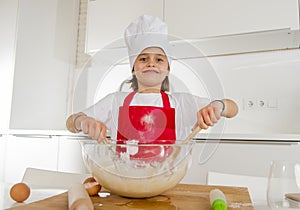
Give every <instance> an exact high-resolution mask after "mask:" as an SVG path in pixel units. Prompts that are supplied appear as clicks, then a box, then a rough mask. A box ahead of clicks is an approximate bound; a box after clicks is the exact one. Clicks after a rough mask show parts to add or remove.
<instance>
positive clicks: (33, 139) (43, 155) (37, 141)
mask: <svg viewBox="0 0 300 210" xmlns="http://www.w3.org/2000/svg"><path fill="white" fill-rule="evenodd" d="M58 151H59V138H58V137H55V136H52V137H51V136H48V135H34V134H33V135H28V134H26V135H21V134H18V135H9V136H8V137H7V140H6V144H5V152H4V153H3V154H4V155H5V158H4V164H3V165H4V181H5V182H7V183H15V182H20V181H21V180H22V177H23V175H24V172H25V169H26V168H28V167H32V168H40V169H46V170H57V162H58Z"/></svg>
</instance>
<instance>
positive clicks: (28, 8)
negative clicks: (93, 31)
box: [10, 0, 78, 130]
mask: <svg viewBox="0 0 300 210" xmlns="http://www.w3.org/2000/svg"><path fill="white" fill-rule="evenodd" d="M77 21H78V1H73V0H22V1H19V5H18V23H17V29H16V52H15V71H14V82H13V97H12V106H11V119H10V128H12V129H45V130H50V129H65V119H66V115H67V113H66V112H67V101H68V97H69V88H70V87H69V82H70V81H71V80H70V78H71V77H72V71H73V69H74V66H75V58H76V45H77V27H78V26H77Z"/></svg>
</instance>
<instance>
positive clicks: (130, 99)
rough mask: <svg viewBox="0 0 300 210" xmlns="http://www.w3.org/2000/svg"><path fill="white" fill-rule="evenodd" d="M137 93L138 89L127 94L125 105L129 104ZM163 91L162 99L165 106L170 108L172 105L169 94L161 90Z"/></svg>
mask: <svg viewBox="0 0 300 210" xmlns="http://www.w3.org/2000/svg"><path fill="white" fill-rule="evenodd" d="M136 93H137V90H136V91H133V92H131V93H129V95H128V96H126V98H125V100H124V102H123V106H129V104H130V102H131V101H132V99H133V96H134V95H135V94H136ZM160 93H161V97H162V101H163V106H164V108H167V109H170V108H171V106H170V101H169V97H168V94H166V93H165V92H164V91H162V90H161V91H160Z"/></svg>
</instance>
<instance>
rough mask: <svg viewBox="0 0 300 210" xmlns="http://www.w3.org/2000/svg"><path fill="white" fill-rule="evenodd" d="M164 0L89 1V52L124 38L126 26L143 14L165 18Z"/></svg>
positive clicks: (87, 48)
mask: <svg viewBox="0 0 300 210" xmlns="http://www.w3.org/2000/svg"><path fill="white" fill-rule="evenodd" d="M163 5H164V0H153V1H151V2H150V1H148V0H127V1H120V0H111V1H104V0H97V1H89V3H88V14H87V40H86V50H87V52H90V51H94V50H99V49H102V48H103V47H105V46H106V45H109V44H111V43H112V42H114V41H116V40H119V39H123V38H124V37H123V34H124V30H125V28H126V27H127V26H128V25H129V23H130V22H131V21H133V20H134V19H136V18H137V17H139V16H140V15H143V14H148V15H154V16H158V17H160V18H163Z"/></svg>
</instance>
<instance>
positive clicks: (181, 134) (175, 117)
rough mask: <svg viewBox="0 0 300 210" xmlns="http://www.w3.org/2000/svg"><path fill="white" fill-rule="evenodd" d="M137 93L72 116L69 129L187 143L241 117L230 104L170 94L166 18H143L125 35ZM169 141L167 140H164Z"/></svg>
mask: <svg viewBox="0 0 300 210" xmlns="http://www.w3.org/2000/svg"><path fill="white" fill-rule="evenodd" d="M125 41H126V44H127V49H128V54H129V60H130V65H131V69H132V79H131V80H130V82H131V88H132V89H133V92H131V93H129V94H128V93H125V92H115V93H112V94H109V95H107V96H106V97H104V98H103V99H101V100H100V101H98V102H97V103H96V104H95V105H93V106H91V107H89V108H87V109H86V110H84V111H82V112H80V113H76V114H73V115H71V116H70V117H69V118H68V119H67V128H68V130H69V131H71V132H73V133H78V132H80V131H82V132H83V133H84V134H87V135H88V136H89V137H91V138H92V139H95V140H97V141H98V142H102V141H103V140H106V132H107V129H109V130H110V131H111V138H112V139H117V140H118V141H121V142H123V141H126V140H129V139H135V140H139V142H142V143H159V142H160V141H161V140H167V141H168V142H167V143H174V142H175V140H176V139H182V140H183V139H185V138H186V137H187V130H189V131H190V130H191V129H195V127H196V126H199V127H200V128H202V129H207V128H208V127H209V126H213V125H214V124H215V123H217V122H218V120H219V119H220V118H221V117H227V118H231V117H234V116H235V115H236V114H237V112H238V107H237V105H236V103H235V102H234V101H232V100H230V99H222V100H215V101H212V102H210V101H209V99H207V98H200V97H198V96H194V95H191V94H189V93H172V94H169V93H167V91H169V80H168V75H169V73H170V64H171V57H170V53H169V42H168V34H167V26H166V24H165V23H164V22H162V21H161V20H160V19H158V18H156V17H152V16H147V15H143V16H141V17H139V18H138V19H137V20H135V21H133V22H132V23H131V24H130V25H129V26H128V27H127V29H126V31H125ZM164 142H165V141H164Z"/></svg>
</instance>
